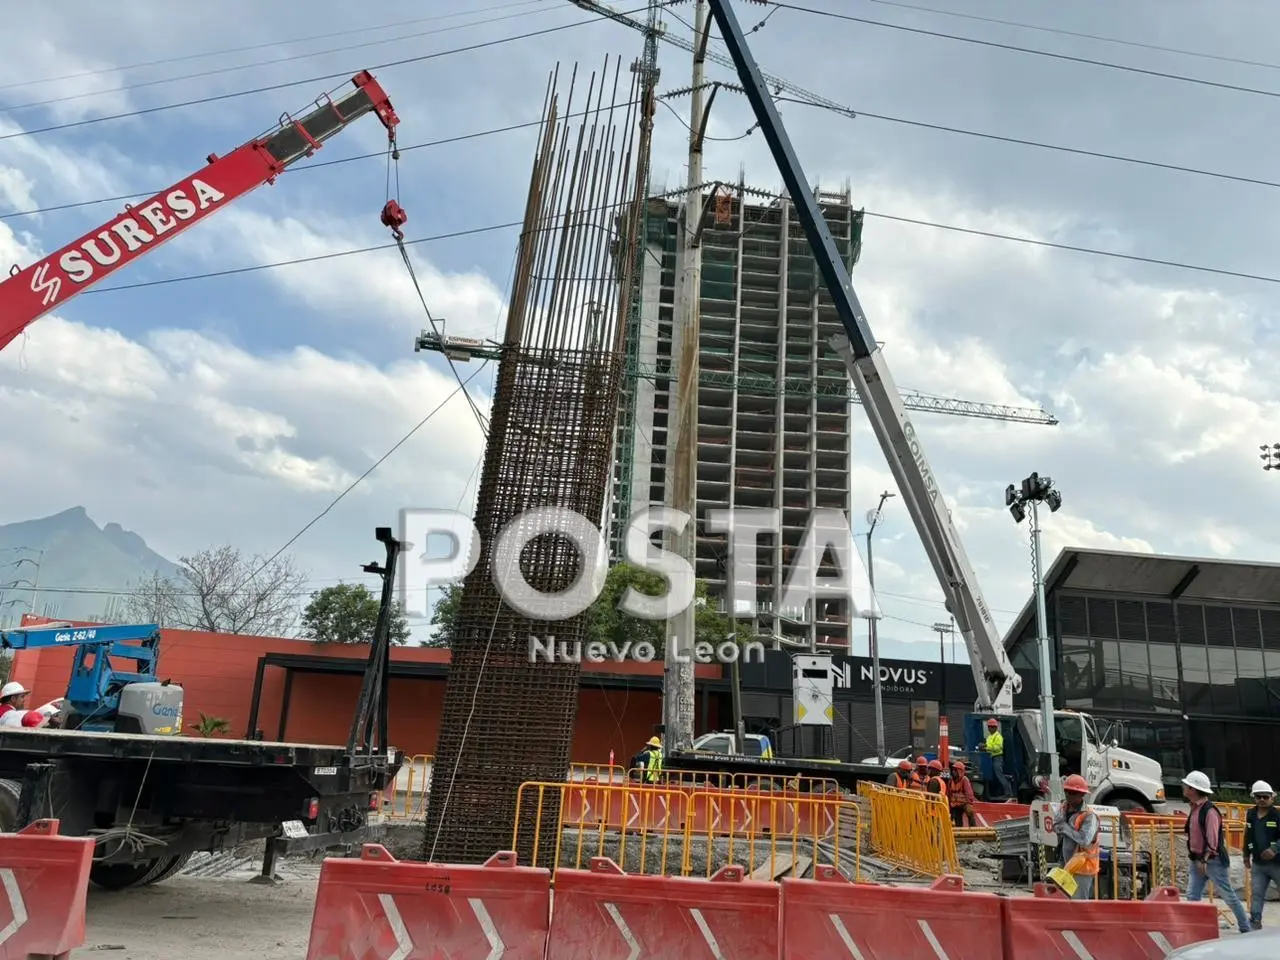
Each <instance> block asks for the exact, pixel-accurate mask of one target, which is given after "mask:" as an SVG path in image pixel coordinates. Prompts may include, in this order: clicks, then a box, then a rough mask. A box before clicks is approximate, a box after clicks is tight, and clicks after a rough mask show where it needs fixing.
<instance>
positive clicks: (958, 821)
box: [947, 760, 975, 827]
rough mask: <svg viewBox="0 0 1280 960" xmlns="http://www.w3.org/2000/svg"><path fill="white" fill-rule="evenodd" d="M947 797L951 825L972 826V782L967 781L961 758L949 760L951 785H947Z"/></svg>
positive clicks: (967, 776)
mask: <svg viewBox="0 0 1280 960" xmlns="http://www.w3.org/2000/svg"><path fill="white" fill-rule="evenodd" d="M947 799H948V800H949V801H950V805H951V824H952V826H956V827H972V826H974V822H973V820H974V813H973V804H974V799H975V798H974V796H973V784H972V783H970V782H969V773H968V771H967V770H966V769H965V766H964V761H963V760H952V761H951V785H950V786H948V787H947Z"/></svg>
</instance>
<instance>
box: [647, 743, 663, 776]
mask: <svg viewBox="0 0 1280 960" xmlns="http://www.w3.org/2000/svg"><path fill="white" fill-rule="evenodd" d="M661 773H662V748H661V747H650V748H649V760H648V762H647V763H646V764H645V773H644V779H645V782H646V783H657V782H658V776H659V775H660V774H661Z"/></svg>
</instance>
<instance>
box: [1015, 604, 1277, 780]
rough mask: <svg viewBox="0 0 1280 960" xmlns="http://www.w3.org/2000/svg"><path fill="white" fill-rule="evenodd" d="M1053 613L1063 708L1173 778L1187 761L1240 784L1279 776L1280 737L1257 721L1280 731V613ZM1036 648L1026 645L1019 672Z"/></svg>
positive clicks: (1177, 607) (1068, 607)
mask: <svg viewBox="0 0 1280 960" xmlns="http://www.w3.org/2000/svg"><path fill="white" fill-rule="evenodd" d="M1051 611H1052V613H1051V620H1052V624H1051V627H1052V632H1053V633H1054V636H1055V641H1056V642H1055V644H1054V647H1055V650H1054V653H1055V656H1056V657H1057V667H1058V677H1057V686H1058V702H1059V703H1060V704H1062V705H1063V706H1065V707H1067V708H1069V709H1074V710H1082V711H1087V712H1089V713H1092V714H1094V715H1095V716H1096V717H1097V718H1098V720H1099V727H1100V728H1103V727H1106V726H1108V725H1111V728H1112V731H1113V732H1112V734H1110V735H1107V738H1108V739H1110V737H1111V736H1116V737H1117V739H1119V740H1120V742H1121V743H1122V744H1123V745H1124V746H1127V747H1129V748H1130V749H1133V750H1137V751H1139V752H1141V753H1144V754H1147V755H1149V756H1151V757H1153V758H1154V759H1157V760H1159V761H1160V762H1161V763H1162V764H1163V765H1164V767H1165V771H1166V773H1167V774H1169V775H1172V774H1173V773H1175V772H1177V771H1180V770H1183V769H1184V768H1185V766H1186V762H1187V760H1186V757H1187V755H1188V753H1189V754H1190V757H1191V760H1192V762H1194V763H1195V764H1197V765H1201V766H1205V767H1213V768H1214V769H1215V770H1216V771H1218V775H1219V776H1223V777H1226V778H1228V779H1231V780H1240V779H1248V778H1254V777H1257V776H1260V775H1261V774H1262V772H1267V773H1269V775H1271V776H1275V775H1276V774H1275V773H1273V772H1272V771H1276V770H1277V769H1278V768H1280V727H1277V726H1274V725H1272V724H1268V723H1261V724H1259V723H1257V721H1267V720H1271V721H1280V610H1274V609H1260V608H1257V607H1246V606H1231V605H1226V604H1204V603H1177V604H1174V603H1171V602H1169V601H1147V600H1131V599H1117V598H1113V597H1096V596H1082V595H1078V594H1067V593H1064V594H1059V595H1057V596H1056V597H1054V598H1053V601H1052V605H1051ZM1034 647H1035V641H1034V639H1032V638H1030V637H1024V638H1020V639H1019V641H1018V643H1017V644H1016V645H1015V646H1014V649H1013V651H1012V655H1013V660H1014V663H1015V666H1017V665H1020V664H1021V663H1025V662H1027V661H1030V660H1033V659H1034V658H1035V656H1036V653H1035V650H1034ZM1183 715H1186V717H1187V721H1186V722H1184V720H1183ZM1162 718H1163V719H1162ZM1188 731H1189V733H1188ZM1188 735H1189V736H1190V743H1187V742H1186V740H1187V737H1188Z"/></svg>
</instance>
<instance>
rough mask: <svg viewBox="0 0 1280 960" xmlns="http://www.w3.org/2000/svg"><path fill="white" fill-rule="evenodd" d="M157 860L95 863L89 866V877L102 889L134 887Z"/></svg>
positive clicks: (152, 868)
mask: <svg viewBox="0 0 1280 960" xmlns="http://www.w3.org/2000/svg"><path fill="white" fill-rule="evenodd" d="M166 859H167V858H166ZM159 862H162V861H157V860H143V861H142V862H140V863H95V864H94V865H93V866H92V867H90V868H89V879H90V880H92V881H93V882H94V883H96V884H97V885H98V886H100V887H101V888H102V889H103V890H123V889H125V888H126V887H136V886H138V885H139V884H141V883H142V882H143V880H144V879H145V878H146V876H147V874H149V873H150V872H151V871H152V870H154V869H155V867H156V864H157V863H159Z"/></svg>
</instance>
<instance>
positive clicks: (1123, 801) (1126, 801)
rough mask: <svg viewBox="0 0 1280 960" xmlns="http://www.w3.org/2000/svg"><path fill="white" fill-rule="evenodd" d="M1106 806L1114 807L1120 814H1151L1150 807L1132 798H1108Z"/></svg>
mask: <svg viewBox="0 0 1280 960" xmlns="http://www.w3.org/2000/svg"><path fill="white" fill-rule="evenodd" d="M1107 805H1110V806H1113V807H1115V808H1116V809H1117V810H1119V811H1120V812H1121V813H1151V807H1149V806H1148V805H1147V804H1145V803H1143V802H1142V801H1141V800H1135V799H1133V797H1115V798H1111V797H1108V798H1107Z"/></svg>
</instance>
